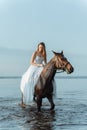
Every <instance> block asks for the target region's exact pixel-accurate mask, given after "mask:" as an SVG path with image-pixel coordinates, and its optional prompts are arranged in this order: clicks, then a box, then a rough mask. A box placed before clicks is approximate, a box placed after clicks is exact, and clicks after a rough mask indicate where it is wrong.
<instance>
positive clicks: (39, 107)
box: [37, 96, 42, 112]
mask: <svg viewBox="0 0 87 130" xmlns="http://www.w3.org/2000/svg"><path fill="white" fill-rule="evenodd" d="M41 106H42V97H41V96H37V110H38V112H39V111H41Z"/></svg>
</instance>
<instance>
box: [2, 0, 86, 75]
mask: <svg viewBox="0 0 87 130" xmlns="http://www.w3.org/2000/svg"><path fill="white" fill-rule="evenodd" d="M41 41H43V42H45V44H46V48H47V50H49V52H50V51H51V50H55V51H61V50H63V51H64V52H65V54H67V55H66V56H68V58H69V60H71V62H72V63H73V65H74V67H75V73H74V74H76V75H84V74H85V75H87V72H86V66H87V61H86V58H87V0H0V59H1V64H0V74H1V75H6V72H8V73H7V75H8V74H9V72H11V74H12V73H13V70H14V72H15V73H14V75H21V74H22V73H23V72H24V71H25V70H26V69H27V67H28V65H29V58H30V56H29V54H28V52H27V53H26V54H25V52H23V53H22V54H21V53H20V52H19V53H17V54H18V55H19V57H18V55H15V57H14V54H12V53H11V52H9V51H7V52H6V51H2V53H3V54H2V53H1V50H2V48H3V47H5V49H6V48H10V50H12V52H13V49H19V50H23V49H24V50H35V49H36V46H37V44H38V43H39V42H41ZM8 52H9V53H8ZM13 53H14V52H13ZM50 53H51V52H50ZM15 54H16V51H15ZM28 57H29V58H28ZM19 62H20V63H19ZM15 63H16V64H15ZM20 66H21V67H20ZM83 66H84V67H83ZM13 68H14V69H13ZM3 71H4V73H3ZM19 71H20V72H19Z"/></svg>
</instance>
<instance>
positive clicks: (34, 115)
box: [22, 107, 55, 130]
mask: <svg viewBox="0 0 87 130" xmlns="http://www.w3.org/2000/svg"><path fill="white" fill-rule="evenodd" d="M27 112H28V114H27V118H26V122H25V124H24V125H23V126H22V130H27V129H29V130H53V129H54V125H53V122H54V121H55V111H50V110H46V108H45V109H42V111H41V112H40V113H38V112H36V108H33V107H32V108H29V110H27ZM25 113H26V111H25Z"/></svg>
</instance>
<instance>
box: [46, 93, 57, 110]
mask: <svg viewBox="0 0 87 130" xmlns="http://www.w3.org/2000/svg"><path fill="white" fill-rule="evenodd" d="M47 99H48V100H49V102H50V104H51V108H50V110H53V109H54V107H55V104H54V102H53V97H52V95H48V96H47Z"/></svg>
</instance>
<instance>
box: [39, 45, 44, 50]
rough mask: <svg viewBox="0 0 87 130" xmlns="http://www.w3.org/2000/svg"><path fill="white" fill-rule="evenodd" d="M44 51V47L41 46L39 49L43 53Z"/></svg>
mask: <svg viewBox="0 0 87 130" xmlns="http://www.w3.org/2000/svg"><path fill="white" fill-rule="evenodd" d="M43 49H44V47H43V45H41V44H40V45H39V47H38V50H39V52H43Z"/></svg>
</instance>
